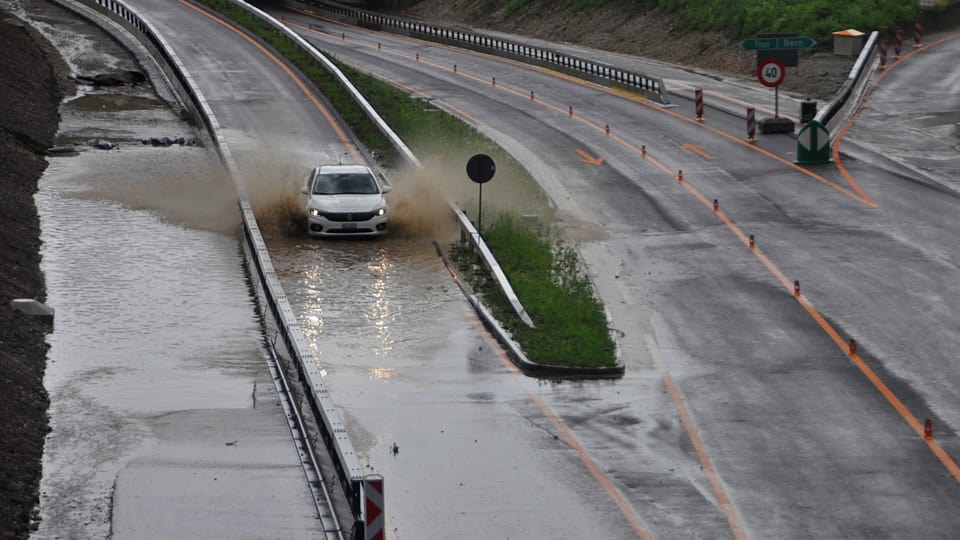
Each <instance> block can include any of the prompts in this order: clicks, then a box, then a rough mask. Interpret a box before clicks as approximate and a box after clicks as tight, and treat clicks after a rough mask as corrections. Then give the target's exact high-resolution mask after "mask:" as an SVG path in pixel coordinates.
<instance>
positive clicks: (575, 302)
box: [201, 0, 615, 367]
mask: <svg viewBox="0 0 960 540" xmlns="http://www.w3.org/2000/svg"><path fill="white" fill-rule="evenodd" d="M201 1H202V2H203V3H204V4H206V5H207V6H209V7H211V8H213V9H215V10H217V11H218V12H220V13H222V14H223V15H225V16H227V17H229V18H231V19H232V20H234V21H235V22H237V23H238V24H240V25H241V26H243V27H244V28H246V29H247V30H249V31H250V32H252V33H253V34H256V35H257V36H259V37H260V38H261V39H263V40H264V41H265V42H267V43H268V44H269V45H270V46H272V47H273V48H274V50H276V51H277V52H278V53H280V54H281V55H283V56H284V57H286V58H287V59H288V60H289V61H290V62H291V63H292V64H293V65H295V66H296V67H297V68H298V69H299V70H300V71H301V72H302V73H303V74H304V75H306V76H307V77H308V78H309V79H310V80H311V81H312V82H313V83H314V84H315V85H316V86H317V88H318V89H319V90H320V92H321V93H323V95H324V96H325V97H326V98H327V100H329V101H330V103H331V104H332V105H333V107H334V108H335V109H336V110H337V111H338V112H339V113H340V115H341V117H342V118H343V119H344V121H345V122H346V123H347V124H348V125H349V126H350V127H351V129H352V130H353V131H354V133H356V134H357V136H358V137H359V138H360V140H361V142H362V143H363V144H364V145H365V146H366V147H367V148H368V149H369V150H370V151H371V153H373V154H374V155H375V157H376V158H377V159H378V161H380V163H381V165H383V166H385V167H391V166H395V165H397V161H398V159H399V156H398V155H397V153H396V152H395V151H394V150H393V148H392V147H391V146H390V145H389V143H388V142H387V141H386V139H385V138H384V137H383V136H382V134H380V132H379V131H378V130H377V129H376V126H374V124H373V123H372V122H371V121H370V120H369V119H368V118H367V117H366V115H365V114H364V113H363V111H362V110H361V109H360V107H359V106H357V105H356V103H354V102H353V100H352V99H351V98H350V97H349V96H348V95H347V94H346V92H345V91H343V89H342V88H341V87H340V85H339V84H338V83H337V81H336V80H335V79H334V78H333V77H332V76H331V75H330V74H328V73H327V71H326V70H325V69H324V68H323V67H322V66H320V65H319V64H317V63H315V62H314V60H313V59H312V58H311V57H310V56H309V55H307V54H306V53H304V52H303V51H302V50H301V49H300V48H299V46H297V45H295V44H294V43H292V42H291V41H290V40H289V39H288V38H287V37H286V36H284V35H283V34H280V33H278V32H276V31H274V30H272V29H271V28H270V27H268V26H267V25H265V24H264V23H262V22H261V21H260V20H259V19H257V18H256V17H254V16H252V15H251V14H249V13H248V12H246V11H245V10H242V9H239V8H234V7H232V5H231V4H229V3H227V2H223V1H221V0H201ZM328 57H329V55H328ZM332 60H334V62H335V63H336V64H337V66H338V67H339V68H340V69H341V70H342V71H343V72H344V74H345V75H346V76H347V77H348V78H349V79H350V81H351V82H352V83H353V84H354V85H355V86H356V87H357V89H358V90H359V91H360V92H361V93H362V94H363V95H364V96H365V97H366V98H367V100H368V101H369V102H370V104H371V105H372V106H373V107H374V108H375V109H376V110H377V111H378V112H379V113H380V115H381V116H382V117H383V118H384V120H386V121H387V123H388V124H389V125H390V127H391V128H392V129H393V130H394V131H395V132H396V133H397V135H398V136H400V138H402V139H403V140H404V141H405V142H406V143H407V144H408V145H409V146H410V148H411V150H413V151H414V153H416V154H418V155H421V156H423V155H442V156H447V157H449V158H452V159H454V160H459V161H460V162H463V163H466V156H468V155H471V154H473V153H477V152H483V153H486V154H488V155H490V156H491V157H492V158H493V159H494V161H495V162H496V163H497V164H498V165H497V176H498V177H507V178H511V177H514V178H515V177H518V176H519V175H524V176H527V173H526V171H525V170H524V169H523V167H522V166H520V165H519V164H518V163H517V162H516V161H515V160H514V159H513V158H512V157H510V155H509V154H507V153H506V152H505V151H503V149H501V148H500V147H499V146H497V145H496V144H495V143H493V142H492V141H490V140H489V139H487V138H486V137H484V136H483V135H482V134H481V133H479V132H478V131H477V130H475V129H474V128H472V127H470V126H469V125H467V124H465V123H463V122H462V121H461V120H459V119H458V118H456V117H454V116H452V115H449V114H447V113H445V112H443V111H440V110H439V109H437V108H436V107H434V106H433V105H431V104H430V103H429V102H428V101H426V100H423V99H417V98H413V97H410V96H409V95H407V94H406V93H405V92H403V91H400V90H398V89H397V88H395V87H393V86H391V85H389V84H387V83H385V82H382V81H380V80H377V79H375V78H374V77H371V76H369V75H366V74H364V73H362V72H360V71H358V70H356V69H354V68H351V67H349V66H346V65H344V64H342V63H340V62H336V60H335V59H332ZM531 183H532V182H531ZM538 196H539V197H543V194H542V193H540V194H538ZM483 233H484V239H485V240H486V241H487V243H488V245H489V246H490V248H491V250H492V251H493V252H494V253H495V255H496V257H497V260H498V261H499V262H500V264H501V266H502V267H503V269H504V272H506V274H507V275H508V276H509V279H510V280H511V283H512V284H513V287H514V290H515V291H516V293H517V296H518V297H519V298H520V300H521V302H522V303H523V305H524V308H525V309H526V310H527V312H528V314H529V315H530V316H531V318H533V320H534V322H535V323H536V325H537V327H536V328H535V329H531V328H528V327H527V326H526V325H524V324H523V323H522V322H521V321H520V320H519V318H517V316H516V314H515V313H514V312H513V310H512V308H511V307H510V306H509V303H507V301H506V299H505V298H504V297H503V295H502V293H500V291H499V289H498V288H496V287H495V286H492V284H491V283H490V282H489V281H487V282H486V284H485V285H483V286H481V287H480V288H479V289H478V292H479V293H481V294H482V295H483V296H484V298H485V300H486V301H487V302H489V303H490V304H491V308H492V309H493V310H494V312H495V313H496V314H497V317H498V320H500V321H501V323H502V324H503V325H504V326H505V327H506V328H508V329H509V330H511V331H512V333H513V336H514V339H516V341H517V342H518V343H520V345H521V347H523V350H524V352H525V353H526V354H527V355H528V358H529V359H530V360H531V361H534V362H538V363H543V364H551V365H562V366H577V367H606V366H613V365H615V354H614V344H613V341H612V339H611V337H610V332H609V329H608V327H607V321H606V317H605V315H604V312H603V306H602V305H601V304H600V302H599V301H598V300H597V299H596V297H595V296H594V294H593V288H592V286H591V284H590V281H589V280H588V279H587V276H586V274H584V273H583V271H582V269H581V266H580V262H579V258H578V257H577V255H576V252H575V251H574V250H573V249H572V248H570V247H568V246H565V245H564V244H562V243H561V242H559V241H556V240H551V239H550V236H549V235H548V234H546V233H545V232H544V231H537V230H534V229H532V228H530V227H527V226H525V225H524V224H523V223H522V222H521V221H520V220H519V219H518V218H515V217H510V216H509V215H506V214H503V215H501V216H500V217H499V219H497V220H496V222H495V223H494V224H492V225H490V224H489V223H487V224H485V225H484V229H483ZM466 253H468V252H461V253H460V258H461V260H462V261H464V262H465V263H466V264H468V265H470V264H472V263H473V262H475V259H473V257H475V256H474V255H472V254H470V255H469V256H466V255H465V254H466ZM475 283H477V284H482V280H481V279H480V278H478V279H477V280H475Z"/></svg>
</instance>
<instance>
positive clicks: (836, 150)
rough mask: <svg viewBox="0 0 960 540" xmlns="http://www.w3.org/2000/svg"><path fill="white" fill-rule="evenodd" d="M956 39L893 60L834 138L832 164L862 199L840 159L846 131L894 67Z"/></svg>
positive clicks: (866, 197)
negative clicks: (924, 51) (920, 53)
mask: <svg viewBox="0 0 960 540" xmlns="http://www.w3.org/2000/svg"><path fill="white" fill-rule="evenodd" d="M958 38H960V34H955V35H952V36H947V37H944V38H940V39H938V40H937V41H934V42H931V43H928V44H926V45H924V46H922V47H920V48H918V49H914V50H913V51H912V52H910V53H907V54H905V55H903V56H901V57H900V58H898V59H896V60H894V61H893V62H892V63H891V64H890V65H889V66H887V69H885V70H882V71H880V74H879V75H878V76H877V78H876V79H875V80H874V81H873V83H871V84H870V88H868V89H867V91H866V92H865V93H864V94H863V99H862V100H861V101H860V105H859V106H858V107H857V110H856V112H854V113H853V114H852V115H851V116H850V119H849V120H847V123H846V124H844V125H843V128H841V129H840V132H839V133H837V136H836V137H835V138H834V141H833V149H832V153H833V162H834V163H836V165H837V169H838V170H839V171H840V174H842V175H843V177H844V178H846V179H847V182H849V183H850V185H851V186H853V188H854V189H855V190H857V192H858V193H860V194H861V196H862V197H864V198H865V199H867V200H870V197H868V196H867V195H866V193H863V192H862V191H861V190H860V186H859V185H857V182H856V181H855V180H854V179H853V176H851V175H850V173H849V172H848V171H847V167H846V166H845V165H844V164H843V160H841V159H840V144H841V143H842V142H843V138H844V137H845V136H846V135H847V131H849V130H850V128H851V127H852V126H853V123H854V122H855V121H856V120H857V118H859V117H860V113H861V112H863V109H864V107H866V105H867V102H868V101H869V97H870V95H871V94H873V91H874V90H876V88H877V86H878V85H879V84H880V81H882V80H883V78H884V77H886V76H887V73H890V71H892V70H893V68H894V67H896V66H899V65H900V64H901V63H902V62H903V61H905V60H906V59H908V58H910V57H912V56H913V55H915V54H917V53H919V52H921V51H923V50H926V49H928V48H930V47H933V46H935V45H939V44H941V43H945V42H947V41H951V40H954V39H958ZM871 202H872V200H871Z"/></svg>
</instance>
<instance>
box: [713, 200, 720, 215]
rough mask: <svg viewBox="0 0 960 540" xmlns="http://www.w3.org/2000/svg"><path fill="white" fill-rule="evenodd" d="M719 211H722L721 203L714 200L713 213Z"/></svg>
mask: <svg viewBox="0 0 960 540" xmlns="http://www.w3.org/2000/svg"><path fill="white" fill-rule="evenodd" d="M717 210H720V201H718V200H717V199H714V200H713V211H714V212H716V211H717Z"/></svg>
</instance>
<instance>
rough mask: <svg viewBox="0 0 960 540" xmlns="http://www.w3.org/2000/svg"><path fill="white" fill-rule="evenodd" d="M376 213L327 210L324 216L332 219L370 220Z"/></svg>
mask: <svg viewBox="0 0 960 540" xmlns="http://www.w3.org/2000/svg"><path fill="white" fill-rule="evenodd" d="M375 215H376V212H350V213H340V212H327V213H325V214H323V217H325V218H327V219H329V220H330V221H370V220H371V219H373V216H375Z"/></svg>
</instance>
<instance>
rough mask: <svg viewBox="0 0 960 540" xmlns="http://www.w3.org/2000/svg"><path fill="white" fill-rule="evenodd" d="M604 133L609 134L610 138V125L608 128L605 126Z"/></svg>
mask: <svg viewBox="0 0 960 540" xmlns="http://www.w3.org/2000/svg"><path fill="white" fill-rule="evenodd" d="M603 132H604V133H606V134H607V137H609V136H610V124H607V125H606V126H604V128H603Z"/></svg>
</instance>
